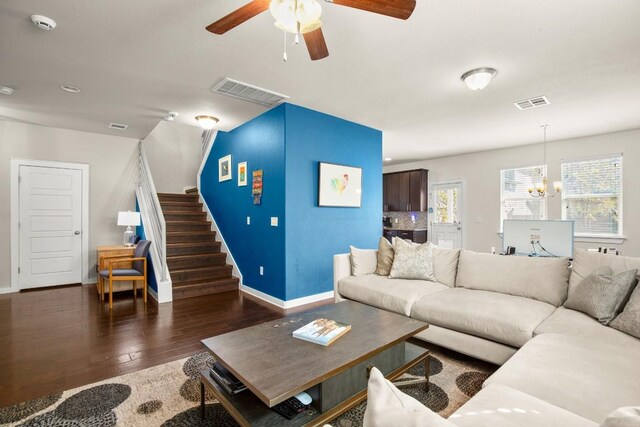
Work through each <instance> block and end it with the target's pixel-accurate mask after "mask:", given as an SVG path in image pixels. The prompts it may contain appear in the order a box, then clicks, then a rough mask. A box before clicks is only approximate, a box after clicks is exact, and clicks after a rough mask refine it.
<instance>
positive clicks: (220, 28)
mask: <svg viewBox="0 0 640 427" xmlns="http://www.w3.org/2000/svg"><path fill="white" fill-rule="evenodd" d="M269 3H270V0H253V1H252V2H251V3H247V4H245V5H244V6H242V7H241V8H240V9H237V10H234V11H233V12H231V13H230V14H228V15H227V16H225V17H224V18H221V19H219V20H217V21H216V22H214V23H213V24H211V25H209V26H208V27H207V31H210V32H212V33H214V34H224V33H226V32H227V31H229V30H231V29H233V28H235V27H237V26H238V25H240V24H242V23H243V22H245V21H248V20H249V19H251V18H253V17H254V16H256V15H258V14H260V13H262V12H264V11H265V10H267V9H269Z"/></svg>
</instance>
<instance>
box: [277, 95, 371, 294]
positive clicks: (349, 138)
mask: <svg viewBox="0 0 640 427" xmlns="http://www.w3.org/2000/svg"><path fill="white" fill-rule="evenodd" d="M285 109H286V144H285V147H286V150H285V154H286V171H287V175H286V211H287V222H286V243H287V249H286V252H287V275H286V279H287V285H286V288H287V295H286V299H287V300H291V299H294V298H300V297H304V296H308V295H314V294H318V293H322V292H327V291H331V290H333V255H335V254H338V253H345V252H349V245H353V246H356V247H359V248H377V247H378V240H379V239H380V236H381V235H382V132H380V131H378V130H375V129H372V128H369V127H366V126H362V125H359V124H356V123H353V122H349V121H347V120H343V119H340V118H337V117H334V116H330V115H327V114H322V113H319V112H317V111H313V110H309V109H307V108H303V107H299V106H296V105H291V104H286V105H285ZM319 162H327V163H337V164H343V165H348V166H356V167H361V168H362V206H361V207H360V208H335V207H318V163H319Z"/></svg>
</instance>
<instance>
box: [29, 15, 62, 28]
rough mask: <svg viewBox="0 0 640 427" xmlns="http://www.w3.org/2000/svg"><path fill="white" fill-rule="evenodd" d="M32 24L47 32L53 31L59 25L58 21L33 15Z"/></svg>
mask: <svg viewBox="0 0 640 427" xmlns="http://www.w3.org/2000/svg"><path fill="white" fill-rule="evenodd" d="M31 22H33V25H35V26H36V27H38V28H40V29H41V30H46V31H49V30H53V29H54V28H56V25H58V24H56V21H54V20H53V19H51V18H49V17H47V16H43V15H31Z"/></svg>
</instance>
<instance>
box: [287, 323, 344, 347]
mask: <svg viewBox="0 0 640 427" xmlns="http://www.w3.org/2000/svg"><path fill="white" fill-rule="evenodd" d="M350 330H351V325H347V324H345V323H340V322H336V321H335V320H329V319H323V318H320V319H316V320H314V321H313V322H311V323H307V324H306V325H304V326H303V327H301V328H300V329H297V330H295V331H294V332H293V337H294V338H298V339H301V340H305V341H309V342H312V343H315V344H320V345H324V346H327V345H329V344H331V343H332V342H334V341H335V340H337V339H338V338H340V337H341V336H343V335H344V334H346V333H347V332H349V331H350Z"/></svg>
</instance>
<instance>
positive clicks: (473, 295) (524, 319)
mask: <svg viewBox="0 0 640 427" xmlns="http://www.w3.org/2000/svg"><path fill="white" fill-rule="evenodd" d="M554 310H555V307H554V306H553V305H551V304H547V303H545V302H541V301H536V300H533V299H529V298H522V297H517V296H513V295H505V294H501V293H498V292H488V291H475V290H470V289H463V288H450V289H446V290H444V291H442V292H438V293H436V294H433V295H428V296H426V297H422V298H421V299H419V300H418V301H416V303H415V304H414V305H413V309H412V310H411V317H413V318H415V319H418V320H422V321H425V322H428V323H432V324H434V325H436V326H440V327H443V328H448V329H453V330H454V331H458V332H463V333H466V334H471V335H475V336H478V337H482V338H486V339H489V340H492V341H497V342H499V343H503V344H507V345H510V346H513V347H521V346H522V345H523V344H524V343H526V342H527V341H528V340H530V339H531V338H532V337H533V331H534V330H535V328H536V327H537V326H538V325H539V324H540V323H541V322H542V321H543V320H544V319H546V318H547V317H549V315H551V313H553V311H554Z"/></svg>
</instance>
